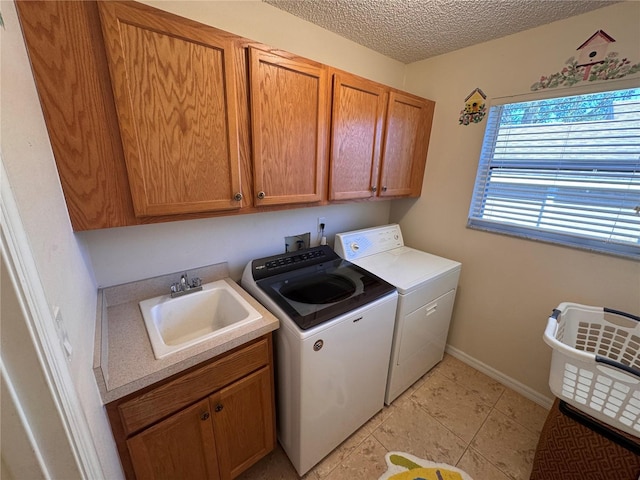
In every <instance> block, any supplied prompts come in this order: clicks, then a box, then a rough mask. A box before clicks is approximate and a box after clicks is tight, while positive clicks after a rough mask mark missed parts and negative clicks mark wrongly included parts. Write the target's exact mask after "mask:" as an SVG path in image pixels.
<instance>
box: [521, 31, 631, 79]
mask: <svg viewBox="0 0 640 480" xmlns="http://www.w3.org/2000/svg"><path fill="white" fill-rule="evenodd" d="M613 42H615V40H614V39H613V37H612V36H611V35H609V34H607V33H606V32H605V31H604V30H598V31H597V32H596V33H594V34H593V35H591V36H590V37H589V38H588V39H587V40H586V41H585V42H584V43H583V44H582V45H580V46H579V47H578V48H577V51H578V56H577V57H578V58H577V59H576V57H571V58H569V59H568V60H567V61H566V62H565V67H564V68H563V69H562V70H560V71H559V72H556V73H552V74H551V75H542V76H541V77H540V80H538V81H537V82H535V83H534V84H533V85H531V90H533V91H536V90H541V89H543V88H556V87H571V86H573V85H575V84H577V83H580V82H595V81H600V80H615V79H618V78H623V77H626V76H627V75H632V74H634V73H638V72H640V63H635V64H634V63H631V60H629V59H628V58H627V57H622V58H618V57H619V54H618V52H609V51H608V50H609V46H610V45H611V44H612V43H613Z"/></svg>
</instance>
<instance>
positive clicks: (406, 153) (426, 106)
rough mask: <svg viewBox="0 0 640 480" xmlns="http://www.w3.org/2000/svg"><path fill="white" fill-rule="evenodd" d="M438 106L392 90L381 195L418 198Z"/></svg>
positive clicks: (385, 140) (383, 159)
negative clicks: (434, 114)
mask: <svg viewBox="0 0 640 480" xmlns="http://www.w3.org/2000/svg"><path fill="white" fill-rule="evenodd" d="M434 107H435V103H434V102H432V101H431V100H425V99H423V98H419V97H415V96H413V95H409V94H402V93H399V92H394V91H392V92H391V93H390V94H389V106H388V112H387V126H386V130H385V139H384V153H383V156H382V171H381V175H380V184H381V185H380V186H381V189H380V192H379V194H380V196H389V197H391V196H411V197H413V196H419V195H420V190H421V189H422V177H423V175H424V168H425V163H426V161H427V150H428V148H429V135H430V133H431V123H432V120H433V110H434Z"/></svg>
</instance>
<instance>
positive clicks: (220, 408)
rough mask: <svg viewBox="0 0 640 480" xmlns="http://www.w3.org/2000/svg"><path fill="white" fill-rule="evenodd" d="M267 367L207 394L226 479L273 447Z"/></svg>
mask: <svg viewBox="0 0 640 480" xmlns="http://www.w3.org/2000/svg"><path fill="white" fill-rule="evenodd" d="M271 376H272V374H271V369H270V368H269V367H264V368H262V369H261V370H259V371H257V372H255V373H253V374H251V375H249V376H247V377H245V378H243V379H242V380H240V381H238V382H236V383H234V384H233V385H230V386H229V387H227V388H224V389H223V390H220V391H219V392H217V393H215V394H213V395H212V396H211V397H209V402H210V405H211V407H210V408H211V411H212V412H213V413H212V419H213V430H214V432H215V434H216V438H220V439H224V441H220V442H217V443H216V451H217V453H218V462H219V464H220V477H221V478H222V480H230V479H232V478H235V477H237V476H238V475H239V474H240V473H241V472H243V471H245V470H246V469H247V468H249V467H250V466H251V465H253V464H254V463H256V462H257V461H258V460H260V459H261V458H262V457H264V456H265V455H267V454H268V453H269V452H270V451H271V450H273V448H274V446H275V443H274V438H275V426H274V424H273V415H272V414H271V412H272V411H273V408H274V407H273V403H272V393H271V388H270V381H271Z"/></svg>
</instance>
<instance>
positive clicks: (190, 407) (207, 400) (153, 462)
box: [106, 334, 276, 480]
mask: <svg viewBox="0 0 640 480" xmlns="http://www.w3.org/2000/svg"><path fill="white" fill-rule="evenodd" d="M273 381H274V380H273V343H272V336H271V334H268V335H265V336H263V337H260V338H259V339H256V340H253V341H251V342H249V343H248V344H246V345H243V346H240V347H237V348H235V349H234V350H232V351H230V352H227V353H225V354H222V355H221V356H219V357H216V358H214V359H211V360H209V361H207V362H205V363H204V364H201V365H198V366H195V367H192V368H191V369H189V370H188V371H186V372H183V373H180V374H176V375H174V376H173V377H171V378H169V379H166V380H164V381H162V382H159V383H158V384H155V385H151V386H149V387H146V388H145V389H143V390H141V391H139V392H134V393H132V394H130V395H128V396H126V397H124V398H121V399H119V400H115V401H113V402H111V403H109V404H107V405H106V410H107V414H108V416H109V422H110V424H111V430H112V431H113V436H114V439H115V441H116V446H117V448H118V453H119V454H120V460H121V461H122V467H123V470H124V473H125V476H126V477H127V478H128V479H138V480H140V479H159V478H160V479H162V478H166V479H182V478H184V479H192V478H193V479H200V478H202V479H222V480H231V479H233V478H236V477H237V476H238V475H240V474H241V473H242V472H243V471H245V470H247V469H248V468H249V467H251V466H252V465H253V464H254V463H256V462H257V461H258V460H260V459H261V458H263V457H264V456H265V455H267V454H268V453H270V452H271V451H272V450H273V449H274V448H275V444H276V433H275V402H274V390H273Z"/></svg>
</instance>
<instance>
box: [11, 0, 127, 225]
mask: <svg viewBox="0 0 640 480" xmlns="http://www.w3.org/2000/svg"><path fill="white" fill-rule="evenodd" d="M16 8H17V11H18V15H19V17H20V23H21V26H22V32H23V34H24V38H25V42H26V46H27V52H28V54H29V60H30V62H31V68H32V70H33V76H34V78H35V82H36V87H37V89H38V96H39V98H40V104H41V106H42V111H43V114H44V118H45V122H46V125H47V131H48V133H49V139H50V141H51V147H52V150H53V154H54V157H55V160H56V166H57V168H58V174H59V176H60V183H61V184H62V189H63V192H64V197H65V201H66V203H67V210H68V211H69V217H70V220H71V223H72V225H73V229H74V230H76V231H78V230H89V229H94V228H109V227H120V226H123V225H127V224H132V223H135V216H134V212H133V206H132V204H131V197H130V194H129V186H128V180H127V173H126V168H125V163H124V154H123V151H122V143H121V141H120V134H119V130H118V120H117V117H116V113H115V106H114V103H113V95H112V93H111V83H110V80H109V71H108V66H107V59H106V54H105V51H104V44H103V41H102V34H101V27H100V15H99V13H98V7H97V5H96V3H95V2H90V1H83V2H78V1H75V0H72V1H55V2H51V1H32V0H21V1H18V2H16Z"/></svg>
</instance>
